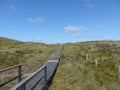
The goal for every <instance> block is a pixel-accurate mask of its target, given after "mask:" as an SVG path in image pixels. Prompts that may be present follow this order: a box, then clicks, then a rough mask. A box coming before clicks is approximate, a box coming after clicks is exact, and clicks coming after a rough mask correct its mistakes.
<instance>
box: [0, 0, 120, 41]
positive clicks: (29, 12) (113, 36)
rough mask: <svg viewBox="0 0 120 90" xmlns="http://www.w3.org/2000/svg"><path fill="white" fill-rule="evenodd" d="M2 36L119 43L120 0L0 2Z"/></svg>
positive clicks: (15, 0) (23, 0) (23, 38)
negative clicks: (113, 41)
mask: <svg viewBox="0 0 120 90" xmlns="http://www.w3.org/2000/svg"><path fill="white" fill-rule="evenodd" d="M0 36H1V37H7V38H12V39H16V40H21V41H37V42H45V43H65V42H80V41H88V40H89V41H90V40H120V0H0Z"/></svg>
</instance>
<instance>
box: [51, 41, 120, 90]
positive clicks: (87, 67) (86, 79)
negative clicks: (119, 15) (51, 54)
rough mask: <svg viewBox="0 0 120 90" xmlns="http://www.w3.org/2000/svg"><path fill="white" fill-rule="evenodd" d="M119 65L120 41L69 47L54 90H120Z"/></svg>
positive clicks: (97, 42)
mask: <svg viewBox="0 0 120 90" xmlns="http://www.w3.org/2000/svg"><path fill="white" fill-rule="evenodd" d="M86 54H88V59H87V60H86ZM95 59H97V60H98V66H97V67H96V66H95ZM119 65H120V41H93V42H81V43H76V44H65V45H64V49H63V53H62V58H61V62H60V65H59V67H58V70H57V73H56V75H55V78H54V81H53V84H52V85H51V87H50V90H119V89H120V85H119V83H120V80H119V79H118V66H119Z"/></svg>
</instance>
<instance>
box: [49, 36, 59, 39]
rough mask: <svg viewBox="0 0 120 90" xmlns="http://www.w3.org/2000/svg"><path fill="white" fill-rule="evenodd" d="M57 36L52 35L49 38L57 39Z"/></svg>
mask: <svg viewBox="0 0 120 90" xmlns="http://www.w3.org/2000/svg"><path fill="white" fill-rule="evenodd" d="M58 37H59V36H52V37H51V38H52V39H57V38H58Z"/></svg>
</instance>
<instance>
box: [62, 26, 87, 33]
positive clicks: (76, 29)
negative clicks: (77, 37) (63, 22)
mask: <svg viewBox="0 0 120 90" xmlns="http://www.w3.org/2000/svg"><path fill="white" fill-rule="evenodd" d="M64 30H65V31H66V32H79V31H81V30H87V28H86V27H84V26H65V27H64Z"/></svg>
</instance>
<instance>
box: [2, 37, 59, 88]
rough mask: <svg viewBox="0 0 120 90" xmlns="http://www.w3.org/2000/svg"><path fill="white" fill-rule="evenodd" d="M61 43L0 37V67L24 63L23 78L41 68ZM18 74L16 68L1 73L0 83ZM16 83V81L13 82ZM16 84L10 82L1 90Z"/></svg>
mask: <svg viewBox="0 0 120 90" xmlns="http://www.w3.org/2000/svg"><path fill="white" fill-rule="evenodd" d="M58 46H59V45H57V44H55V45H52V44H51V45H48V44H44V43H33V42H20V41H16V40H12V39H7V38H0V69H2V68H5V67H8V66H12V65H16V64H22V71H23V78H25V77H27V76H29V75H30V74H31V73H32V72H34V71H36V70H37V69H38V68H40V67H41V66H42V65H43V64H44V63H45V62H46V61H47V60H48V59H49V58H50V57H51V55H52V54H54V52H55V51H56V49H57V47H58ZM16 74H17V71H16V70H14V69H13V70H12V71H8V72H5V73H2V74H1V75H0V83H1V82H4V81H7V80H9V79H10V78H11V77H13V76H14V75H16ZM13 83H14V84H15V82H13ZM14 84H8V85H6V87H3V88H2V89H0V90H8V89H9V88H10V87H12V86H13V85H14Z"/></svg>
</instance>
